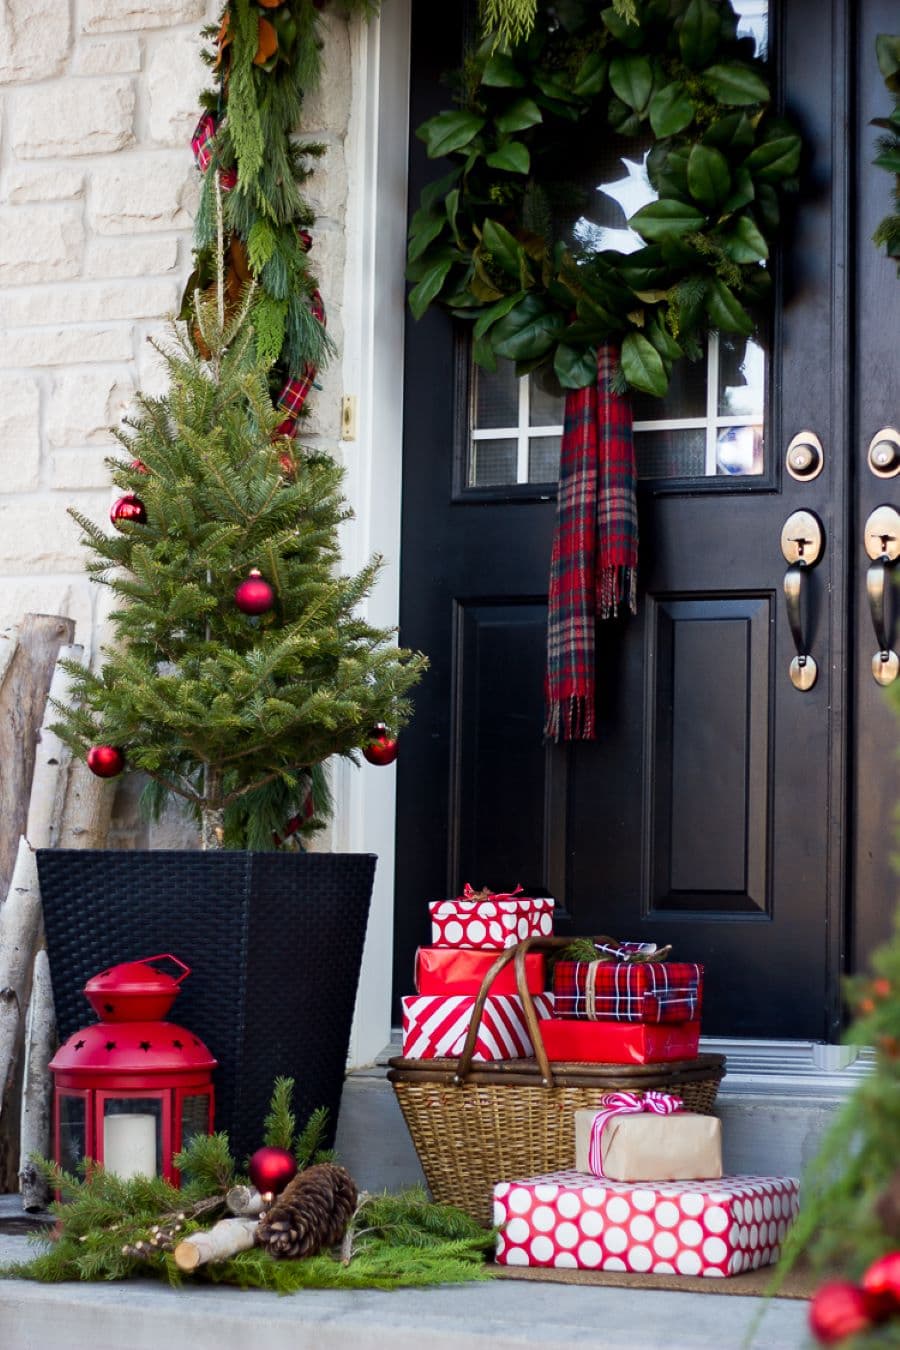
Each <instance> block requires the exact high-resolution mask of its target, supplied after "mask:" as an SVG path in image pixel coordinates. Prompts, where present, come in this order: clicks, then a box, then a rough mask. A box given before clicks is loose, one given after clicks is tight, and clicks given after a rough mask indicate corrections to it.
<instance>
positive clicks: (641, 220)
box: [628, 198, 706, 242]
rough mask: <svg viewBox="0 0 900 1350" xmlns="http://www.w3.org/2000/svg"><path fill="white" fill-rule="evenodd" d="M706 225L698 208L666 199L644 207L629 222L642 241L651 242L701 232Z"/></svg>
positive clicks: (704, 218)
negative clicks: (695, 231) (691, 232)
mask: <svg viewBox="0 0 900 1350" xmlns="http://www.w3.org/2000/svg"><path fill="white" fill-rule="evenodd" d="M705 223H706V217H705V216H704V215H703V213H702V212H700V211H698V210H697V209H696V207H693V206H687V205H685V203H683V202H673V201H670V200H668V199H666V198H663V199H662V200H660V201H658V202H650V203H649V205H648V206H642V207H641V209H640V211H635V213H634V215H633V216H632V217H631V218H630V219H629V221H628V224H629V225H630V226H631V228H632V229H633V230H636V231H637V233H638V234H639V235H640V236H641V238H642V239H649V240H650V241H651V242H654V241H655V240H657V239H659V240H664V239H671V238H672V237H673V236H677V235H681V234H687V233H688V231H691V230H699V229H701V228H702V226H703V225H704V224H705Z"/></svg>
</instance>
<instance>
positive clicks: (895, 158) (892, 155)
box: [872, 149, 900, 182]
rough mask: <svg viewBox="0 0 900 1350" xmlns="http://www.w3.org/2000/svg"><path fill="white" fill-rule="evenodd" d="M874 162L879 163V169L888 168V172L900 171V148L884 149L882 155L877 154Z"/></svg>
mask: <svg viewBox="0 0 900 1350" xmlns="http://www.w3.org/2000/svg"><path fill="white" fill-rule="evenodd" d="M872 163H873V164H877V165H878V167H879V169H887V171H888V173H900V149H898V150H883V151H882V152H881V154H880V155H876V157H875V158H874V159H873V160H872ZM883 181H884V180H883V179H882V182H883Z"/></svg>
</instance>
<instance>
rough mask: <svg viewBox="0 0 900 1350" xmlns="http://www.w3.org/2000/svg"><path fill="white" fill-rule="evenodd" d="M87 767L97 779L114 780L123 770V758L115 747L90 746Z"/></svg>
mask: <svg viewBox="0 0 900 1350" xmlns="http://www.w3.org/2000/svg"><path fill="white" fill-rule="evenodd" d="M87 766H88V768H89V769H90V771H91V773H95V774H96V775H97V777H98V778H115V777H116V775H117V774H120V773H121V772H122V770H123V769H124V768H125V756H124V754H123V753H122V751H121V750H120V749H119V748H118V746H115V745H92V746H91V748H90V750H89V751H88V752H87Z"/></svg>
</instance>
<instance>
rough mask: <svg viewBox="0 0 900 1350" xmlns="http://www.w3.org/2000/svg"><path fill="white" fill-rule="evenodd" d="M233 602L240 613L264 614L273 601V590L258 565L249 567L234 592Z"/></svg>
mask: <svg viewBox="0 0 900 1350" xmlns="http://www.w3.org/2000/svg"><path fill="white" fill-rule="evenodd" d="M234 603H235V604H236V605H237V607H238V609H239V610H240V611H241V613H242V614H265V613H267V612H268V611H269V610H270V609H271V608H272V606H273V605H274V603H275V591H274V590H273V589H272V587H271V586H270V585H269V583H268V582H267V581H266V579H265V577H264V576H263V574H262V573H261V572H260V570H259V568H258V567H254V568H252V569H251V572H250V575H249V576H248V577H247V580H246V581H242V582H241V584H240V586H238V588H237V589H236V591H235V593H234Z"/></svg>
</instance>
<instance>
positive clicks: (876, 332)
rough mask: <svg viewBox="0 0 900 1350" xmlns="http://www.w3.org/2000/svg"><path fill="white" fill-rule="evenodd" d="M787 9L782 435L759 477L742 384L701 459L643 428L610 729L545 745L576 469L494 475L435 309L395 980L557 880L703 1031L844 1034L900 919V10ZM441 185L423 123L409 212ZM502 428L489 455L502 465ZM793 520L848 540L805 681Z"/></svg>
mask: <svg viewBox="0 0 900 1350" xmlns="http://www.w3.org/2000/svg"><path fill="white" fill-rule="evenodd" d="M453 9H454V7H452V6H449V7H448V6H444V7H443V9H442V10H440V11H435V10H434V9H433V8H432V7H428V13H427V15H426V14H425V13H424V12H423V13H419V7H417V6H414V7H413V22H414V34H413V88H412V125H413V126H415V125H417V124H418V123H419V122H421V121H422V120H423V119H424V118H425V117H427V116H429V115H430V114H431V113H432V112H434V111H437V110H438V109H439V108H440V107H442V106H444V105H445V104H446V100H447V95H446V88H445V86H443V85H442V84H441V83H440V75H441V73H442V72H443V70H444V69H445V68H446V67H447V65H448V64H452V60H453V55H452V54H453V52H454V50H455V49H458V43H459V33H458V26H457V21H456V19H455V17H454V15H453V14H452V13H445V12H444V11H452V10H453ZM770 10H771V13H770V16H769V25H770V35H771V49H772V53H773V60H774V64H775V69H776V71H777V79H778V83H779V85H780V87H781V89H782V90H783V99H784V103H785V106H786V109H787V110H788V112H789V113H790V115H791V116H792V117H793V118H794V119H795V120H796V121H797V122H798V123H799V124H800V127H801V129H802V132H803V135H804V139H805V142H806V145H807V147H808V151H809V154H808V163H807V166H806V170H805V173H804V179H803V189H802V194H801V199H800V202H799V204H798V209H797V212H796V218H795V220H794V221H793V222H792V226H791V229H790V233H789V237H786V239H785V241H784V248H783V250H782V254H781V257H780V258H779V259H778V261H777V264H776V281H777V287H776V290H777V293H778V301H777V305H776V310H775V314H774V317H773V327H772V332H771V335H770V341H769V343H768V356H767V358H766V359H767V367H766V371H767V373H766V377H765V385H766V394H765V410H764V425H763V426H762V427H761V428H759V429H758V430H757V433H756V442H755V444H754V445H753V447H752V449H751V451H750V458H749V459H747V458H746V457H745V461H744V463H743V466H742V468H743V471H741V472H737V473H733V472H729V470H733V469H734V467H735V465H734V463H730V462H729V455H728V450H727V445H726V442H727V440H728V436H729V434H731V433H732V432H734V430H735V429H734V428H732V429H731V431H729V428H728V427H727V426H725V425H724V421H725V420H727V419H723V417H722V416H721V414H722V411H723V407H725V408H726V410H727V407H728V404H727V400H726V402H725V403H724V404H723V403H722V402H721V401H717V399H718V395H717V394H714V396H713V399H712V402H710V401H709V399H707V406H706V409H705V411H706V413H707V414H709V417H710V418H711V419H712V425H713V430H712V431H710V430H709V423H708V425H707V430H706V431H704V432H703V433H702V435H703V436H704V437H705V438H706V446H707V451H710V450H711V454H712V460H710V454H709V453H707V454H706V459H705V461H704V458H703V455H704V452H703V450H702V449H701V451H700V452H699V455H700V458H699V460H698V458H697V455H696V454H694V453H693V452H688V453H686V454H685V453H683V452H682V451H681V450H678V449H677V448H676V450H675V451H674V452H673V453H674V459H673V460H672V462H671V463H670V464H669V465H668V468H666V467H665V466H664V467H663V469H660V467H659V453H661V454H662V458H663V461H665V456H666V448H665V447H666V445H667V444H668V445H669V446H670V447H671V446H672V445H674V446H676V447H677V446H678V445H679V444H681V442H679V441H678V438H677V435H676V434H675V432H672V431H671V430H670V431H669V432H667V433H660V432H656V433H653V432H652V431H651V432H645V433H644V434H645V436H646V440H645V441H644V443H643V444H644V445H645V446H646V447H651V446H655V447H656V449H657V451H659V453H658V454H657V458H656V460H654V459H653V456H652V455H651V454H650V451H649V449H648V450H646V451H645V452H644V453H643V458H642V462H644V463H645V465H647V466H649V468H648V471H647V472H646V474H645V475H644V477H643V478H642V481H641V484H640V491H639V515H640V531H641V561H640V577H639V613H638V615H637V617H629V618H627V619H624V620H621V621H619V620H617V621H614V622H608V623H604V624H601V625H600V627H599V633H598V691H597V700H598V702H597V708H598V739H597V741H596V742H594V743H590V744H579V745H572V746H555V745H546V744H545V743H544V742H543V739H542V734H541V728H542V720H543V704H542V681H543V667H544V650H545V632H546V594H547V575H548V570H549V558H550V548H551V540H552V533H553V526H554V519H555V500H554V490H553V487H552V485H548V484H546V483H545V484H541V483H540V481H533V482H518V483H514V484H511V483H506V484H504V483H502V482H500V483H496V484H494V485H491V484H490V483H488V484H487V485H485V483H484V482H479V479H478V474H477V473H475V474H474V475H473V473H472V472H471V464H472V455H473V453H474V452H473V445H476V442H475V441H473V437H472V421H473V416H474V417H475V420H476V421H477V405H478V395H477V390H476V391H474V392H473V387H472V379H473V376H472V373H471V371H470V368H469V363H468V357H467V353H466V351H465V349H464V347H463V346H462V345H461V342H460V338H459V335H458V333H456V332H455V331H454V328H453V325H452V324H451V323H450V322H449V321H448V320H447V319H446V318H445V316H443V315H442V314H440V313H437V312H429V313H428V314H427V315H426V316H425V318H424V319H423V320H421V321H420V322H419V323H413V321H412V320H410V321H409V324H408V337H407V362H406V373H405V447H404V503H403V512H404V526H403V544H402V594H401V639H402V641H403V642H404V644H406V645H410V646H414V647H417V648H419V649H421V650H424V651H425V652H427V653H428V654H429V656H430V658H431V670H430V672H429V674H428V675H427V676H426V678H425V680H424V681H423V684H422V685H421V687H420V689H419V691H418V692H417V695H416V715H415V718H414V720H413V722H412V724H411V726H410V727H409V728H408V729H407V730H406V731H405V732H404V734H403V738H402V753H401V757H400V766H399V801H398V841H397V842H398V848H397V890H396V942H395V950H396V967H395V987H396V990H397V993H398V994H399V993H402V992H407V991H408V990H409V988H410V975H411V970H412V954H413V951H414V949H415V947H416V946H417V945H418V944H419V943H420V942H423V941H426V940H427V937H428V926H427V910H426V902H427V901H428V900H429V899H434V898H438V897H442V896H445V895H454V894H458V893H459V891H460V889H461V887H462V885H463V883H464V882H466V881H469V882H471V883H472V884H473V885H476V886H481V885H485V884H487V885H489V886H490V887H491V888H492V889H508V888H510V887H512V886H514V885H515V884H516V883H521V884H522V885H523V886H524V887H525V889H526V891H539V892H541V893H544V894H549V895H553V896H554V897H556V900H557V903H558V906H559V922H558V925H557V926H558V930H559V931H561V932H571V933H573V934H591V933H594V934H596V933H609V934H612V935H614V936H616V937H619V938H623V939H624V938H627V939H633V938H641V939H648V940H655V941H659V942H671V943H672V944H673V946H674V949H675V955H676V956H679V957H682V958H684V959H692V960H701V961H703V962H704V963H705V964H706V967H707V972H708V973H707V989H708V994H707V1004H706V1013H705V1029H706V1030H707V1032H709V1033H711V1034H719V1035H733V1036H758V1037H789V1038H809V1039H822V1040H832V1039H834V1038H835V1037H836V1035H837V1033H838V1032H839V1029H840V1021H841V1000H840V976H841V974H842V972H843V971H845V970H846V969H848V968H854V967H860V966H862V965H863V964H864V962H865V958H866V956H867V954H868V953H869V951H870V950H871V948H872V946H873V945H874V944H875V943H876V942H877V941H880V940H881V939H882V938H883V937H884V936H885V935H886V934H887V932H888V931H889V929H890V921H891V916H892V913H893V910H894V907H895V903H896V900H897V897H898V894H900V883H898V878H897V876H896V874H895V872H894V871H893V870H892V866H891V862H890V855H891V853H892V851H893V849H894V846H895V838H894V833H893V831H894V824H893V812H894V807H895V804H896V803H897V801H898V799H900V773H898V761H897V747H898V743H900V723H898V721H897V718H896V715H895V713H894V711H893V708H892V706H891V695H890V692H889V691H886V690H885V689H884V688H883V687H882V686H881V685H880V684H879V683H877V682H876V680H875V679H874V677H873V666H872V657H873V654H875V652H876V649H877V648H878V647H880V646H881V641H880V639H876V636H875V630H874V627H873V619H872V614H871V605H870V602H869V599H868V597H867V590H866V579H867V571H868V569H869V567H870V558H869V556H868V554H867V551H866V522H867V521H868V519H869V517H870V514H871V512H872V511H873V509H874V508H875V507H878V506H880V505H885V504H886V505H896V506H898V507H900V478H889V477H878V476H876V475H875V473H874V472H873V471H872V469H871V468H870V467H869V463H868V459H867V452H868V450H869V447H870V444H871V443H872V441H873V440H876V441H877V440H878V438H879V433H881V432H883V431H884V430H885V429H890V428H898V427H900V280H898V278H897V276H896V267H895V265H894V264H893V263H892V262H891V261H889V260H888V259H886V258H885V257H884V256H883V253H881V252H879V251H878V250H877V249H876V248H875V246H874V244H872V243H871V242H870V239H871V233H872V230H873V229H874V227H875V224H876V223H877V221H878V219H879V217H880V216H881V215H883V214H885V212H886V211H887V209H888V205H889V187H890V179H889V178H888V176H887V175H886V174H885V173H884V172H883V171H881V170H879V169H877V168H875V167H872V165H871V160H872V158H873V157H874V153H875V151H874V148H873V147H874V133H873V131H872V129H871V127H870V125H869V122H870V119H871V118H872V117H874V116H877V115H879V114H881V115H883V114H884V110H885V106H886V103H887V97H888V96H887V93H886V91H885V88H884V85H883V83H882V82H881V79H880V76H879V74H878V68H877V63H876V58H875V37H876V35H877V34H878V33H879V32H896V31H898V29H900V5H898V4H897V0H861V3H857V4H854V3H852V0H833V2H829V0H825V2H824V3H823V0H784V3H783V4H782V5H781V6H779V7H775V6H772V5H770ZM442 24H444V25H445V28H444V29H443V31H442V27H441V25H442ZM433 172H434V166H433V165H429V164H428V163H427V162H426V161H425V160H424V154H423V152H422V147H421V144H420V142H418V141H417V140H415V139H414V140H413V141H412V145H411V152H410V173H411V190H410V201H411V204H412V209H414V207H415V202H416V199H417V196H418V191H419V188H420V187H421V185H422V183H423V182H424V181H427V180H428V179H429V178H430V176H431V175H432V174H433ZM720 356H721V360H720V361H719V365H720V367H723V366H724V364H727V362H726V358H725V355H724V354H720ZM751 364H752V363H751ZM744 368H745V370H746V369H748V368H749V367H748V366H746V364H745V367H744ZM709 378H710V379H712V380H714V381H716V382H717V383H718V384H720V385H721V384H722V383H723V381H724V380H725V379H726V377H725V375H724V374H723V373H722V369H720V371H719V374H718V375H716V372H715V368H713V367H711V368H710V371H709ZM732 378H734V377H733V376H732ZM738 383H740V380H738ZM723 387H724V385H723ZM726 392H727V390H726ZM539 397H540V396H538V400H539ZM732 406H737V407H740V406H741V405H740V399H738V401H737V403H736V404H734V403H733V404H732ZM473 409H474V410H475V412H474V414H473ZM488 420H490V419H488ZM495 420H496V419H495ZM532 420H534V419H532ZM744 420H745V422H746V421H747V420H748V419H744ZM749 420H752V418H751V419H749ZM738 431H739V435H738V439H740V437H744V438H745V443H746V437H749V436H750V435H751V433H750V431H749V430H748V428H747V427H746V426H743V427H742V428H739V429H738ZM518 434H519V435H520V437H521V436H522V434H523V433H522V431H521V427H520V428H519V433H518ZM696 434H697V435H699V434H700V433H696ZM525 435H526V436H527V432H526V433H525ZM667 436H668V440H667ZM796 437H799V438H800V440H801V441H803V442H804V443H805V444H814V445H815V444H817V445H818V446H820V447H821V458H822V468H821V472H819V473H818V474H816V475H815V476H812V477H810V476H807V477H803V476H800V477H794V476H793V475H792V474H791V473H789V472H788V470H787V466H786V454H787V451H788V448H789V446H790V445H791V442H792V441H793V440H794V438H796ZM688 439H690V438H688ZM701 439H702V437H701ZM695 440H696V436H695ZM490 441H491V437H490V436H488V438H487V441H486V442H485V441H478V442H477V447H478V448H479V450H480V451H482V452H484V451H485V446H487V451H488V452H491V453H494V454H495V457H496V455H497V454H500V452H501V450H502V444H501V441H500V439H499V438H496V437H495V439H494V442H493V443H492V444H488V442H490ZM529 444H531V443H530V442H529ZM685 444H687V442H685ZM660 447H662V449H661V451H660V449H659V448H660ZM534 448H535V450H537V449H538V447H537V445H536V444H535V447H534ZM882 448H883V447H882ZM640 455H641V452H639V457H640ZM679 456H681V457H680V458H679ZM754 456H755V458H753V457H754ZM717 457H718V458H717ZM885 457H886V456H885V455H884V454H882V455H881V458H882V459H883V458H885ZM876 458H878V456H876ZM801 459H802V456H801ZM497 462H499V461H498V460H496V458H495V461H490V459H489V458H485V455H484V454H482V459H481V463H482V465H484V464H488V465H490V464H491V463H495V464H496V463H497ZM536 462H537V463H538V465H539V456H538V458H537V460H536ZM654 465H655V467H654ZM673 465H674V467H673ZM467 466H468V467H467ZM738 467H739V468H740V467H741V466H740V465H738ZM494 476H495V477H499V478H502V476H503V475H502V473H500V474H497V473H495V474H494ZM507 476H508V477H509V476H512V475H509V474H508V475H507ZM530 476H531V478H533V479H534V478H535V473H532V474H531V475H530ZM486 477H487V478H488V479H490V477H491V473H490V471H489V472H488V473H487V475H486ZM519 477H520V478H521V477H522V475H521V473H520V474H519ZM536 477H537V480H539V478H540V472H539V468H538V471H537V475H536ZM472 484H474V486H473V485H472ZM796 512H805V513H811V514H812V515H813V516H814V517H815V518H816V519H817V520H818V522H819V523H820V524H821V527H822V543H821V555H820V557H819V559H818V561H817V562H816V563H815V565H814V566H813V567H810V568H807V569H805V573H804V575H803V576H802V578H800V580H799V584H800V585H801V586H802V588H803V590H804V592H805V593H804V596H803V601H802V606H801V608H802V616H801V617H802V620H803V622H802V627H803V630H804V631H803V638H804V642H805V649H806V650H808V651H809V653H810V655H811V656H812V657H813V659H814V661H815V663H816V665H817V669H818V674H817V678H816V680H815V683H814V684H813V685H812V687H810V688H807V689H803V688H797V687H795V683H794V682H792V679H791V675H790V667H791V662H792V658H793V657H794V656H795V655H796V651H797V647H796V642H795V635H794V633H792V628H791V624H790V622H789V615H788V605H787V601H786V598H785V588H784V581H785V574H786V572H787V570H788V566H789V562H788V560H786V558H785V556H784V552H783V547H782V536H783V535H784V536H785V537H786V538H787V539H788V541H790V540H792V539H793V540H796V539H798V538H804V539H805V538H806V537H807V535H808V533H809V517H808V515H807V516H804V517H800V518H799V523H797V522H798V518H796V517H795V518H794V520H795V523H794V524H792V525H791V526H790V527H788V528H787V529H785V525H786V522H788V520H789V518H792V517H793V516H794V513H796ZM790 547H791V544H790V542H789V543H788V548H789V549H790ZM794 547H796V545H794ZM804 547H808V546H806V545H805V546H804ZM876 551H877V550H876ZM887 575H888V589H890V580H889V573H888V574H887ZM793 580H796V578H793ZM877 580H878V577H877V576H875V577H874V581H877ZM874 581H873V584H874ZM875 589H876V590H877V587H876V588H875ZM889 609H890V606H887V607H886V615H885V620H886V622H889V620H890V615H889ZM795 627H796V625H795ZM898 629H900V624H898ZM888 636H890V634H889V635H888ZM896 641H897V642H900V633H898V637H897V639H896ZM808 673H809V671H808V667H807V669H806V670H805V671H804V672H803V673H801V674H799V675H798V677H797V678H798V682H799V683H801V684H804V683H805V682H806V680H807V677H808ZM898 683H900V682H898Z"/></svg>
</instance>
